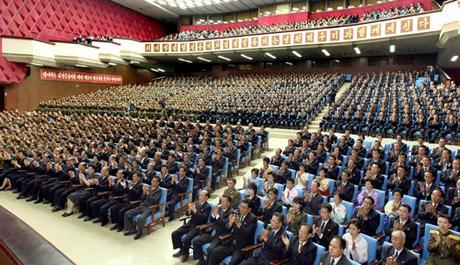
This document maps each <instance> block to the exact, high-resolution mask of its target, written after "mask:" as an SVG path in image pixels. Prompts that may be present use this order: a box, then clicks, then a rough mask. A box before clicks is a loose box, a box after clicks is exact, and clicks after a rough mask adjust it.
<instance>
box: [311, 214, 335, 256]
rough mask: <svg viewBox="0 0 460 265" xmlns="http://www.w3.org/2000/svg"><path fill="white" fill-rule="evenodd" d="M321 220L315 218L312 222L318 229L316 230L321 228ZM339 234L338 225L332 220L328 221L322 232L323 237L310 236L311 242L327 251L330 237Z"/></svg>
mask: <svg viewBox="0 0 460 265" xmlns="http://www.w3.org/2000/svg"><path fill="white" fill-rule="evenodd" d="M321 222H322V220H321V218H316V219H315V220H314V222H313V224H315V225H316V227H318V229H320V228H321ZM338 234H339V225H338V224H336V223H335V222H334V220H332V219H329V221H328V222H327V224H326V226H325V227H324V230H323V236H322V237H321V238H319V236H318V235H316V234H315V235H313V234H312V240H313V242H315V243H318V244H320V245H321V246H323V247H325V248H326V249H329V243H330V242H331V239H332V237H334V236H336V235H338Z"/></svg>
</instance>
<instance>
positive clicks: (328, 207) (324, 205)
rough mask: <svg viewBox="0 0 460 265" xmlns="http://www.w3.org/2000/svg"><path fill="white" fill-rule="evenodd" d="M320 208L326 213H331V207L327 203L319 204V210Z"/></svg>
mask: <svg viewBox="0 0 460 265" xmlns="http://www.w3.org/2000/svg"><path fill="white" fill-rule="evenodd" d="M322 208H324V209H326V210H327V211H328V212H332V206H331V204H329V203H322V204H321V209H322Z"/></svg>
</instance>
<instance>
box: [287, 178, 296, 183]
mask: <svg viewBox="0 0 460 265" xmlns="http://www.w3.org/2000/svg"><path fill="white" fill-rule="evenodd" d="M288 181H289V182H292V183H295V181H294V179H293V178H291V177H288V178H287V179H286V182H288Z"/></svg>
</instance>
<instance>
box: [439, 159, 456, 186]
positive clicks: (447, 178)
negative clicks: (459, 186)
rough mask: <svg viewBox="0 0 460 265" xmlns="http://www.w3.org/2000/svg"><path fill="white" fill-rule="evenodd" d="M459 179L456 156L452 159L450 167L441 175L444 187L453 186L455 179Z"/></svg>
mask: <svg viewBox="0 0 460 265" xmlns="http://www.w3.org/2000/svg"><path fill="white" fill-rule="evenodd" d="M459 179H460V159H459V158H456V159H455V160H454V161H452V169H449V170H446V171H445V172H444V175H443V176H442V182H444V184H445V186H446V189H449V188H455V185H456V183H457V180H459Z"/></svg>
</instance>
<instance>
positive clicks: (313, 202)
mask: <svg viewBox="0 0 460 265" xmlns="http://www.w3.org/2000/svg"><path fill="white" fill-rule="evenodd" d="M318 188H319V182H317V181H313V183H312V184H311V188H310V192H305V193H304V200H305V208H304V211H305V212H306V213H308V214H311V215H319V208H320V206H321V203H322V202H323V197H322V196H321V194H319V192H318Z"/></svg>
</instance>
